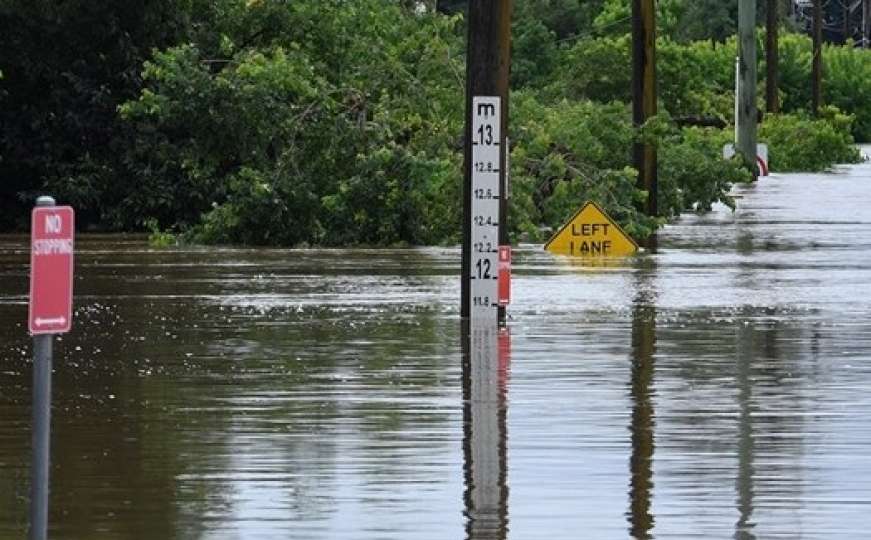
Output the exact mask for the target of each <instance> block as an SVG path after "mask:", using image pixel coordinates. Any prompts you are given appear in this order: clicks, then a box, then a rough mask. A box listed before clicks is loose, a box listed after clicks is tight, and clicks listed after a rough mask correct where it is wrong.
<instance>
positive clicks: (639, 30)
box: [632, 0, 659, 216]
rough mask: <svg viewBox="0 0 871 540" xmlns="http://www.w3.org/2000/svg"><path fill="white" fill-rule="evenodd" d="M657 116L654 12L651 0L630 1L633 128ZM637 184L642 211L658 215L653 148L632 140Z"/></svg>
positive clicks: (654, 150) (655, 162)
mask: <svg viewBox="0 0 871 540" xmlns="http://www.w3.org/2000/svg"><path fill="white" fill-rule="evenodd" d="M654 115H656V11H655V7H654V0H632V122H633V124H634V125H635V127H636V128H639V127H641V126H642V125H644V123H645V122H647V120H648V119H649V118H650V117H652V116H654ZM633 150H634V157H635V159H634V162H635V168H636V169H637V170H638V187H639V188H641V189H643V190H645V191H647V204H645V205H644V211H645V213H646V214H647V215H648V216H656V215H658V214H659V209H658V205H657V192H658V187H657V170H656V169H657V159H656V148H654V147H653V146H652V145H649V144H643V143H640V142H636V143H635V147H634V149H633Z"/></svg>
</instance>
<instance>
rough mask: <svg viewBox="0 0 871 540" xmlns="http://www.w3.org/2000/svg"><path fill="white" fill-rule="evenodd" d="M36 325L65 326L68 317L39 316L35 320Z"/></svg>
mask: <svg viewBox="0 0 871 540" xmlns="http://www.w3.org/2000/svg"><path fill="white" fill-rule="evenodd" d="M33 322H34V324H36V326H48V325H51V326H63V325H65V324H66V322H67V318H66V317H54V318H52V319H42V318H40V317H37V318H36V320H35V321H33Z"/></svg>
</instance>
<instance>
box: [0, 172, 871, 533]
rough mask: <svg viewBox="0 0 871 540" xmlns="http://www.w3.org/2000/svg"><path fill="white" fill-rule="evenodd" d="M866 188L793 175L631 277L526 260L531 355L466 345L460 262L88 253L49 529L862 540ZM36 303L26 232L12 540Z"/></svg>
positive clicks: (3, 243)
mask: <svg viewBox="0 0 871 540" xmlns="http://www.w3.org/2000/svg"><path fill="white" fill-rule="evenodd" d="M869 186H871V164H863V165H860V166H856V167H852V168H850V169H849V170H846V171H843V172H838V173H836V174H831V175H787V176H776V175H775V176H773V177H770V178H767V179H766V180H765V181H760V182H758V183H757V184H755V185H753V186H747V187H743V188H741V189H740V190H739V191H740V193H739V194H740V195H742V198H741V205H740V208H739V210H738V212H737V213H735V214H732V213H731V212H729V211H728V210H725V209H718V210H717V211H716V212H714V213H712V214H709V215H706V216H701V217H699V216H686V217H684V218H683V219H681V220H680V221H678V222H676V223H675V224H673V225H670V226H668V227H666V228H665V229H664V230H663V231H662V234H661V235H660V237H659V246H658V247H657V249H656V250H655V251H649V252H647V253H646V254H644V255H641V256H639V257H635V258H632V259H628V260H627V261H624V262H623V263H621V264H615V265H604V266H591V267H583V266H581V267H579V266H577V265H569V264H563V263H562V262H561V261H560V260H558V259H555V258H554V257H552V256H550V255H548V254H546V253H543V252H542V251H541V249H540V246H521V247H520V249H518V250H517V252H516V255H517V256H516V258H515V261H514V263H515V265H514V278H515V281H514V289H513V293H514V298H513V301H514V303H513V304H512V307H511V310H510V319H509V327H510V330H511V335H510V346H509V341H508V336H507V335H502V336H500V334H498V333H489V334H485V335H481V336H478V337H474V336H472V337H469V338H466V337H465V336H464V335H463V334H462V331H461V328H460V325H459V316H458V315H459V313H458V312H459V310H458V298H459V287H458V283H459V280H458V278H457V275H458V268H459V252H458V251H457V250H456V249H405V250H401V249H400V250H260V249H232V248H214V249H211V248H210V249H200V248H179V249H169V250H151V249H149V248H148V247H147V246H146V244H145V243H144V241H143V239H137V238H126V237H102V236H87V235H83V236H82V237H80V238H79V239H78V240H79V242H78V247H79V249H80V251H79V253H78V255H77V269H76V270H77V276H78V277H77V281H76V291H77V298H76V305H75V311H76V323H75V326H74V330H73V332H71V333H70V334H68V335H66V336H64V337H63V338H62V340H59V341H57V342H56V343H55V354H56V356H55V373H54V383H55V386H54V408H53V411H52V413H53V414H52V418H53V433H52V435H53V439H52V453H53V462H52V471H51V478H52V491H51V506H50V509H51V510H50V511H51V514H50V528H51V530H50V534H51V537H52V538H54V539H58V540H62V539H72V540H80V539H91V538H94V539H97V538H99V539H100V540H104V539H106V540H116V539H117V540H122V539H123V540H126V539H130V538H148V539H151V538H155V539H161V540H163V539H175V538H178V539H185V540H187V539H198V540H199V539H208V540H211V539H220V540H223V539H235V538H246V539H247V538H306V539H312V540H333V539H342V540H345V539H350V540H356V539H360V540H371V539H375V538H377V539H379V540H425V539H432V540H444V539H456V538H463V537H467V538H473V539H480V540H490V539H494V538H496V539H514V540H525V539H534V538H548V539H575V538H595V539H612V538H614V539H619V538H627V537H632V538H657V539H671V538H674V539H681V540H683V539H703V538H705V539H706V538H724V537H729V536H732V537H735V538H754V537H755V538H760V539H763V538H764V539H768V538H798V537H804V538H825V539H827V540H828V539H836V540H840V539H845V540H847V539H849V540H852V539H856V538H864V537H866V536H867V533H866V531H867V528H868V522H869V519H868V517H867V516H868V511H869V509H871V488H869V486H871V470H869V468H868V466H867V460H868V457H867V456H868V452H867V450H868V448H869V447H871V417H869V415H868V414H867V411H868V410H869V409H871V392H869V391H868V388H869V386H871V322H869V320H871V297H869V296H868V295H867V294H865V291H866V289H867V284H868V283H869V282H871V219H869V218H868V211H867V208H866V205H865V204H864V201H865V200H867V199H868V195H869V193H868V192H869V189H871V188H869ZM26 291H27V239H26V238H24V237H20V236H19V237H10V236H6V237H0V323H2V324H0V538H4V539H5V538H10V539H11V538H22V537H24V535H25V531H26V527H27V524H26V519H27V498H28V487H29V479H28V470H29V469H28V464H29V445H30V438H29V437H30V431H29V430H30V375H31V365H30V359H29V355H30V341H29V339H28V338H27V336H26V335H25V324H24V322H25V320H26V303H25V302H26V299H25V294H26ZM500 338H501V340H502V341H501V343H502V347H501V349H500ZM494 340H495V341H494ZM461 343H464V344H465V343H467V344H468V348H466V345H461ZM500 350H502V351H503V354H502V355H500V354H499V351H500ZM494 351H496V352H495V353H494ZM508 353H510V377H509V376H508V375H509V362H508V356H509V355H508ZM500 358H502V360H500ZM654 411H655V412H654ZM509 412H510V414H509ZM627 428H628V429H627ZM627 464H628V466H627ZM509 491H510V497H509ZM627 491H628V494H627ZM627 498H628V500H627Z"/></svg>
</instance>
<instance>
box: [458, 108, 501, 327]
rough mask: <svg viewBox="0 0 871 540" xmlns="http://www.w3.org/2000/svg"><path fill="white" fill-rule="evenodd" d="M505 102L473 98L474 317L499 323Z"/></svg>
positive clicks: (471, 311) (472, 314) (472, 217)
mask: <svg viewBox="0 0 871 540" xmlns="http://www.w3.org/2000/svg"><path fill="white" fill-rule="evenodd" d="M501 116H502V100H501V98H499V97H498V96H474V97H473V98H472V171H471V172H472V212H471V216H470V217H471V220H472V223H471V229H472V257H471V268H470V274H469V275H468V276H466V279H469V280H470V283H469V291H470V292H469V300H470V303H471V306H470V308H471V309H470V313H469V315H470V317H471V319H472V320H473V321H479V322H490V321H492V323H493V324H494V325H495V324H497V323H498V314H499V311H498V308H499V301H498V293H499V289H498V284H499V271H498V270H499V201H500V199H501V198H502V193H501V189H500V182H499V179H500V169H501V166H502V160H501V159H500V156H501V149H500V141H501V140H502V133H501V131H502V118H501Z"/></svg>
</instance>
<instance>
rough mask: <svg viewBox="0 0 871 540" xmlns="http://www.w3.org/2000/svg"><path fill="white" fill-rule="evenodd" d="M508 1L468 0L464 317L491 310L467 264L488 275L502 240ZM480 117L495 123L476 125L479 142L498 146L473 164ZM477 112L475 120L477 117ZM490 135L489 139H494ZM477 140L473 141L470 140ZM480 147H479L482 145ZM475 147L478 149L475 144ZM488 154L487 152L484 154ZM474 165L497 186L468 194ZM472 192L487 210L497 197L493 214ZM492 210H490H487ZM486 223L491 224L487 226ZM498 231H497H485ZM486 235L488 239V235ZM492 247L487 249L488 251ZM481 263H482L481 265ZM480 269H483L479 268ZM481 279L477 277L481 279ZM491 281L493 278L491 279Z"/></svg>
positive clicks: (493, 268)
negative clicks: (481, 211) (481, 212)
mask: <svg viewBox="0 0 871 540" xmlns="http://www.w3.org/2000/svg"><path fill="white" fill-rule="evenodd" d="M512 3H513V2H512V0H469V9H468V21H469V33H468V45H467V50H468V53H467V57H466V130H465V164H464V166H465V179H464V182H463V253H462V261H461V266H462V281H461V287H460V290H461V292H460V296H461V298H460V315H461V317H463V318H468V317H470V315H471V312H472V303H473V302H475V301H477V302H478V303H477V304H476V305H477V306H481V305H482V304H483V303H484V302H486V303H487V304H486V305H487V306H493V307H492V309H493V310H494V312H495V310H496V307H495V306H496V303H497V299H496V298H495V294H494V295H493V298H489V297H487V298H477V299H473V298H472V294H471V293H472V284H471V281H472V272H473V265H474V264H475V263H473V262H472V258H473V255H474V256H475V257H476V258H477V259H478V260H477V261H476V262H477V263H479V264H478V268H477V271H478V272H480V275H479V276H477V277H478V278H481V279H482V280H483V279H484V278H486V279H492V278H491V277H490V276H492V275H495V273H496V272H497V268H496V266H497V264H498V260H497V259H498V257H497V255H496V254H498V247H499V244H507V243H508V232H507V231H508V229H507V227H506V217H507V202H506V194H507V189H506V187H507V186H506V178H507V176H506V170H505V163H506V162H507V159H506V158H507V154H506V153H507V152H508V148H507V145H506V144H505V142H506V135H507V132H508V75H509V66H510V64H511V12H512ZM476 98H497V100H490V101H487V102H486V103H483V104H481V102H480V99H479V104H480V107H478V108H476V109H475V110H473V107H472V105H473V101H475V99H476ZM496 101H498V102H499V110H498V115H497V111H496V110H495V109H493V107H494V105H493V103H495V102H496ZM478 109H481V110H478ZM482 111H483V115H486V116H487V118H489V119H491V120H493V121H496V122H498V123H497V124H496V125H487V126H479V129H481V128H484V127H486V128H487V129H486V130H485V131H486V133H484V132H483V131H482V134H481V135H482V137H481V139H482V140H481V141H480V142H481V143H486V145H487V146H488V148H489V149H490V150H492V149H493V147H494V146H498V158H497V157H495V156H494V157H492V158H489V157H488V158H487V160H486V163H473V144H474V143H473V137H474V136H477V134H475V133H473V116H474V115H479V113H481V112H482ZM482 117H483V116H482V115H479V116H477V118H482ZM494 136H495V140H493V139H494ZM475 142H476V143H477V142H478V141H477V140H475ZM482 146H483V145H482ZM477 148H479V149H480V148H481V147H477ZM489 155H490V154H489V153H488V154H487V156H489ZM475 167H478V169H477V170H478V171H479V172H480V171H481V170H482V168H483V172H484V173H489V174H490V176H488V180H489V179H492V178H495V175H498V186H495V189H491V188H487V189H480V188H478V189H476V190H475V191H478V193H473V186H472V183H473V170H474V168H475ZM473 196H474V197H475V198H476V202H477V203H478V205H477V206H476V207H484V208H492V207H493V206H494V205H495V204H496V202H497V201H498V216H496V215H493V216H487V217H482V216H475V215H473V200H472V198H473ZM493 213H494V214H495V213H496V212H495V211H494V212H493ZM476 217H481V220H482V221H486V222H487V227H488V229H487V234H488V235H489V237H488V238H487V239H486V242H481V241H480V236H478V239H479V243H481V244H482V245H481V246H478V247H477V248H476V249H475V253H474V254H473V246H472V243H473V226H474V224H473V218H476ZM491 223H492V225H491ZM496 229H498V233H496V234H492V232H491V231H494V230H496ZM490 237H492V238H490ZM491 250H492V252H491ZM485 263H486V264H485ZM485 267H486V268H485ZM482 282H483V281H482ZM494 283H495V281H494ZM498 318H499V320H500V321H503V320H504V318H505V310H504V308H501V307H500V308H498Z"/></svg>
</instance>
